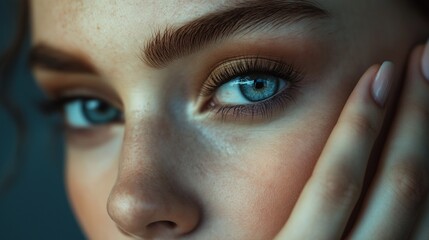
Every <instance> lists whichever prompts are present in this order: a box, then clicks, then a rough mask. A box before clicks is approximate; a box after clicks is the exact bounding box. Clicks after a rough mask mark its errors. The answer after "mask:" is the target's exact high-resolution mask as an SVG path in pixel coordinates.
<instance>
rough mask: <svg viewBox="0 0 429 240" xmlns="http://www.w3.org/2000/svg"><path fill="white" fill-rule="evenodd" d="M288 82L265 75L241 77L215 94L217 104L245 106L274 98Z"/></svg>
mask: <svg viewBox="0 0 429 240" xmlns="http://www.w3.org/2000/svg"><path fill="white" fill-rule="evenodd" d="M288 84H290V83H289V82H286V80H284V79H281V78H277V77H274V76H270V75H264V74H251V75H247V76H239V77H236V78H234V79H233V80H231V81H229V82H227V83H225V84H223V85H222V86H221V87H220V88H219V89H218V91H217V92H216V94H215V99H216V102H218V103H219V104H223V105H245V104H249V103H250V104H251V103H255V102H260V101H264V100H266V99H268V98H271V97H273V96H274V95H276V94H277V93H278V92H280V91H282V90H283V88H287V87H288Z"/></svg>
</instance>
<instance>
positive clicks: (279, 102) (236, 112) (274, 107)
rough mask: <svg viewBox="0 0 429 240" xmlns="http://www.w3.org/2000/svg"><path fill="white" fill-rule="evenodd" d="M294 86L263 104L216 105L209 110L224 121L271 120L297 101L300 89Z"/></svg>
mask: <svg viewBox="0 0 429 240" xmlns="http://www.w3.org/2000/svg"><path fill="white" fill-rule="evenodd" d="M292 85H293V84H292ZM292 85H291V86H290V87H288V88H286V89H284V90H282V91H281V92H280V93H278V94H276V95H274V96H273V97H271V98H270V99H267V100H265V101H262V102H258V103H255V104H246V105H235V106H217V105H216V103H214V104H212V105H211V106H210V109H209V110H210V111H214V112H215V115H216V116H219V118H220V119H221V120H222V121H225V120H227V119H230V118H231V117H232V118H233V119H234V120H240V118H250V120H258V119H259V120H263V119H271V118H272V117H273V115H275V113H276V112H277V111H283V110H284V109H285V108H286V107H287V106H288V104H290V103H291V102H294V101H295V97H296V94H298V89H299V87H298V86H297V85H296V84H295V85H293V86H292Z"/></svg>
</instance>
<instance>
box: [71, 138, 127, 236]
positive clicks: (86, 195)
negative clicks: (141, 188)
mask: <svg viewBox="0 0 429 240" xmlns="http://www.w3.org/2000/svg"><path fill="white" fill-rule="evenodd" d="M120 141H121V138H120V134H119V136H115V137H112V139H111V141H108V142H107V143H106V144H105V145H102V146H100V147H98V148H96V149H92V150H91V151H88V150H87V149H86V150H83V149H79V148H76V146H70V145H69V146H68V152H67V160H66V184H67V193H68V195H69V199H70V202H71V205H72V208H73V210H74V212H75V215H76V217H77V220H78V222H79V224H80V225H81V227H82V228H83V230H84V232H85V234H86V235H87V237H89V238H90V239H119V237H120V235H119V234H118V231H117V230H116V225H115V224H114V222H113V221H112V220H111V219H110V217H109V216H108V214H107V211H106V203H107V198H108V196H109V194H110V191H111V189H112V187H113V185H114V181H115V179H116V175H117V164H118V161H117V157H116V156H117V154H118V153H117V152H116V151H118V152H119V150H120ZM115 236H116V237H117V238H116V237H115Z"/></svg>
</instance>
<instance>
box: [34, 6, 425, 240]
mask: <svg viewBox="0 0 429 240" xmlns="http://www.w3.org/2000/svg"><path fill="white" fill-rule="evenodd" d="M32 12H33V45H34V49H33V51H32V59H33V66H34V69H35V73H36V76H37V78H38V82H39V84H40V85H41V86H42V88H43V89H44V90H45V91H46V92H47V94H48V95H49V96H51V98H52V99H53V102H52V105H53V106H55V107H56V109H62V110H63V112H64V118H65V123H66V128H67V130H66V131H67V169H66V172H67V186H68V192H69V195H70V199H71V202H72V204H73V207H74V210H75V212H76V215H77V217H78V219H79V221H80V223H81V225H82V227H83V228H84V230H85V232H86V233H87V235H88V237H90V238H92V239H120V238H126V237H125V236H124V235H123V234H122V233H121V232H120V231H119V230H118V229H117V228H116V226H117V227H119V228H120V229H121V230H122V231H123V232H127V233H128V234H132V235H134V236H138V237H140V238H144V237H146V238H151V237H157V236H158V237H160V238H162V237H164V238H172V237H173V236H186V237H189V238H193V239H207V238H214V239H269V238H272V237H273V236H275V235H276V233H277V232H278V231H279V230H280V229H281V228H282V226H283V225H284V223H285V222H286V220H287V218H288V216H289V214H290V212H291V210H292V208H293V206H294V204H295V202H296V200H297V198H298V196H299V193H300V192H301V190H302V188H303V186H304V184H305V182H306V181H307V179H308V178H309V176H310V175H311V172H312V170H313V167H314V165H315V164H316V162H317V159H318V158H319V155H320V152H321V151H322V149H323V147H324V145H325V142H326V140H327V139H328V137H329V135H330V133H331V130H332V128H333V127H334V125H335V123H336V121H337V119H338V116H339V114H340V112H341V109H342V107H343V105H344V104H345V102H346V100H347V98H348V96H349V95H350V93H351V91H352V89H353V87H354V86H355V84H356V82H357V80H358V79H359V77H360V75H361V74H362V73H363V72H364V71H365V69H366V68H368V67H369V66H370V65H372V64H374V63H376V62H381V61H383V60H385V59H389V60H391V61H394V62H395V63H396V65H397V69H398V71H397V72H396V73H395V76H400V72H401V71H400V69H401V67H402V66H404V65H405V62H406V57H407V54H408V52H409V49H410V47H411V46H412V45H413V44H415V42H417V41H418V40H420V38H422V37H423V36H425V35H427V34H429V33H427V32H426V33H425V32H424V31H423V30H422V29H425V31H428V30H427V29H428V28H427V25H428V22H425V20H424V18H423V17H422V16H420V15H418V14H416V11H415V9H413V8H411V7H410V6H408V4H407V3H405V2H401V3H397V2H395V3H392V2H391V1H376V2H373V1H355V2H353V3H344V1H334V0H331V1H323V2H322V1H320V2H319V5H314V4H309V3H307V2H301V1H294V2H290V1H272V2H270V4H266V3H262V2H261V1H246V2H245V3H241V4H240V3H238V2H235V1H216V2H212V1H156V2H151V1H120V2H116V1H52V0H40V1H38V2H37V3H35V2H33V4H32ZM243 13H246V14H243ZM380 13H383V14H380ZM398 15H400V16H404V17H403V18H398V17H397V16H398ZM404 19H407V20H406V21H405V20H404ZM58 63H61V64H58ZM106 205H107V211H106Z"/></svg>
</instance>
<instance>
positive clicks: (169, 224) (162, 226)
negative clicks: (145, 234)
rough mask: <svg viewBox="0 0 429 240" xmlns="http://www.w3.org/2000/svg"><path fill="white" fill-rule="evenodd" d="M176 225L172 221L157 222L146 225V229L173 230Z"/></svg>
mask: <svg viewBox="0 0 429 240" xmlns="http://www.w3.org/2000/svg"><path fill="white" fill-rule="evenodd" d="M176 227H177V224H176V223H175V222H172V221H157V222H153V223H150V224H148V225H147V229H149V230H151V229H175V228H176Z"/></svg>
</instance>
